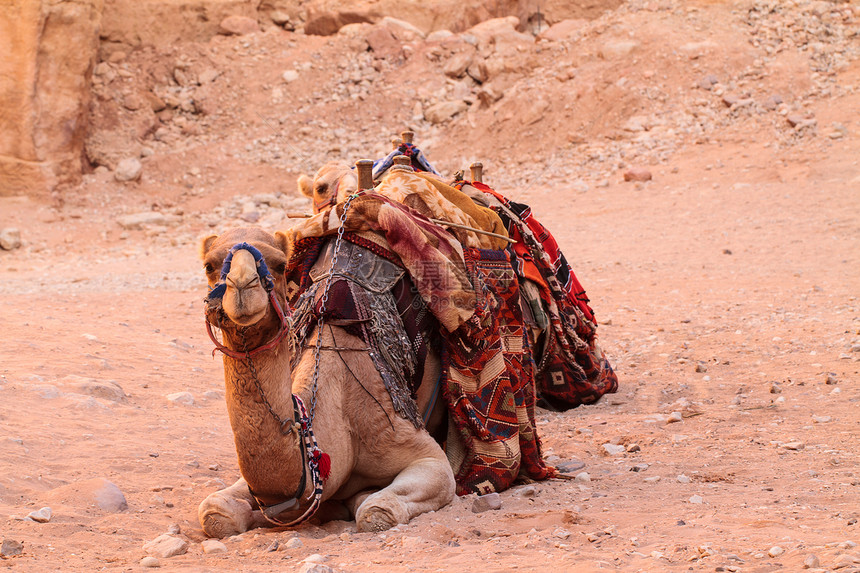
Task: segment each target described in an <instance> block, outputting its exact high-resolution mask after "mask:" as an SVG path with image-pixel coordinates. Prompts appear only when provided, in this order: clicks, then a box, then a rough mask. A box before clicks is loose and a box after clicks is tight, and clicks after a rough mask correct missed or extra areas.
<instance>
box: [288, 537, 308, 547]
mask: <svg viewBox="0 0 860 573" xmlns="http://www.w3.org/2000/svg"><path fill="white" fill-rule="evenodd" d="M303 546H304V543H303V542H302V540H301V539H299V538H298V537H292V538H290V540H289V541H287V542H286V543H284V547H286V548H287V549H298V548H299V547H303Z"/></svg>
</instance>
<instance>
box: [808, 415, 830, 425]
mask: <svg viewBox="0 0 860 573" xmlns="http://www.w3.org/2000/svg"><path fill="white" fill-rule="evenodd" d="M831 419H832V418H831V417H830V416H813V417H812V421H813V422H815V423H816V424H826V423H827V422H829V421H830V420H831Z"/></svg>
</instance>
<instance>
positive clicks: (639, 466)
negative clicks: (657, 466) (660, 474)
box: [630, 463, 651, 472]
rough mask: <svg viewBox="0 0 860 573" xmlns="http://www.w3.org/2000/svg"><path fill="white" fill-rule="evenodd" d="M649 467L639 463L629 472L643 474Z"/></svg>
mask: <svg viewBox="0 0 860 573" xmlns="http://www.w3.org/2000/svg"><path fill="white" fill-rule="evenodd" d="M650 467H651V466H649V465H648V464H646V463H641V464H636V465H635V466H633V467H631V468H630V471H631V472H644V471H645V470H647V469H648V468H650Z"/></svg>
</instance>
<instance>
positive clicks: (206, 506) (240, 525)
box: [197, 493, 254, 538]
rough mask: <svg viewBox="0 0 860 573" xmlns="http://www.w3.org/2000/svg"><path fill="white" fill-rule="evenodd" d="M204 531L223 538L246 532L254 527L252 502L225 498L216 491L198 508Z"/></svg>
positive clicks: (209, 534)
mask: <svg viewBox="0 0 860 573" xmlns="http://www.w3.org/2000/svg"><path fill="white" fill-rule="evenodd" d="M197 515H198V517H199V518H200V525H201V526H202V527H203V532H204V533H206V535H208V536H209V537H215V538H222V537H230V536H231V535H238V534H240V533H244V532H246V531H248V530H249V529H251V528H252V527H253V523H254V518H253V510H252V509H251V504H250V503H248V502H247V501H245V500H242V499H234V498H224V497H221V496H219V495H218V493H214V494H212V495H210V496H209V497H207V498H206V499H205V500H204V501H203V503H201V504H200V507H199V508H198V510H197Z"/></svg>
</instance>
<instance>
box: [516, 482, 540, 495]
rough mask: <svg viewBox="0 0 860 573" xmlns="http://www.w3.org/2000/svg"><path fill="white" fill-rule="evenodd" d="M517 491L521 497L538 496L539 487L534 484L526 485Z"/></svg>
mask: <svg viewBox="0 0 860 573" xmlns="http://www.w3.org/2000/svg"><path fill="white" fill-rule="evenodd" d="M517 493H518V494H520V497H527V498H532V497H537V494H538V491H537V488H536V487H535V486H533V485H525V486H523V487H521V488H520V489H519V490H517Z"/></svg>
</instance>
